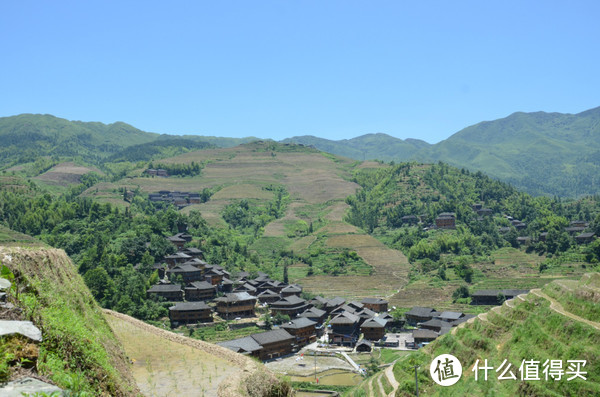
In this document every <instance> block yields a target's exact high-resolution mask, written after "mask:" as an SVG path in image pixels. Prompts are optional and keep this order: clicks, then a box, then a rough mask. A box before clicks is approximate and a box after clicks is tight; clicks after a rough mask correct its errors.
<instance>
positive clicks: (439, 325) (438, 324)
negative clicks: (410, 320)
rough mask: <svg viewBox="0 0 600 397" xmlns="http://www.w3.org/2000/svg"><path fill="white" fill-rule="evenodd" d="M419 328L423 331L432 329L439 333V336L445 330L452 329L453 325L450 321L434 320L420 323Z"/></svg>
mask: <svg viewBox="0 0 600 397" xmlns="http://www.w3.org/2000/svg"><path fill="white" fill-rule="evenodd" d="M419 327H420V328H421V329H430V330H432V331H435V332H437V333H438V334H439V333H440V332H442V329H444V328H448V329H450V328H452V324H451V323H449V322H448V321H443V320H439V319H437V318H433V319H431V320H429V321H425V322H424V323H419Z"/></svg>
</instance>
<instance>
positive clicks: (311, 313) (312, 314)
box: [300, 307, 327, 324]
mask: <svg viewBox="0 0 600 397" xmlns="http://www.w3.org/2000/svg"><path fill="white" fill-rule="evenodd" d="M300 317H306V318H308V319H309V320H312V321H314V322H316V323H317V324H323V322H324V321H325V319H326V318H327V312H326V311H325V310H321V309H318V308H316V307H312V308H310V309H308V310H306V311H304V312H303V313H302V314H300Z"/></svg>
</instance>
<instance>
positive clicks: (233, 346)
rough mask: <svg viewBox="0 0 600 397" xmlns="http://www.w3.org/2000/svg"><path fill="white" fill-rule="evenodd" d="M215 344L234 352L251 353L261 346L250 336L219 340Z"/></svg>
mask: <svg viewBox="0 0 600 397" xmlns="http://www.w3.org/2000/svg"><path fill="white" fill-rule="evenodd" d="M217 345H220V346H223V347H226V348H228V349H230V350H233V351H234V352H236V353H252V352H255V351H258V350H261V349H262V348H263V347H262V346H261V345H260V344H259V343H258V342H256V340H254V339H253V338H252V337H251V336H246V337H244V338H238V339H234V340H228V341H225V342H219V343H217Z"/></svg>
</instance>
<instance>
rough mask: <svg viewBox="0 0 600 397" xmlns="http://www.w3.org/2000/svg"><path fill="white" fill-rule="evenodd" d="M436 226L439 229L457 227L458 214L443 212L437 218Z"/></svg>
mask: <svg viewBox="0 0 600 397" xmlns="http://www.w3.org/2000/svg"><path fill="white" fill-rule="evenodd" d="M435 226H436V227H437V228H438V229H454V228H455V227H456V214H455V213H454V212H442V213H441V214H439V215H438V217H437V218H435Z"/></svg>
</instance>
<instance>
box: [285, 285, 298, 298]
mask: <svg viewBox="0 0 600 397" xmlns="http://www.w3.org/2000/svg"><path fill="white" fill-rule="evenodd" d="M301 293H302V287H301V286H299V285H298V284H291V285H288V286H286V287H283V289H281V296H282V297H284V298H285V297H286V296H292V295H296V296H300V294H301Z"/></svg>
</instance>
